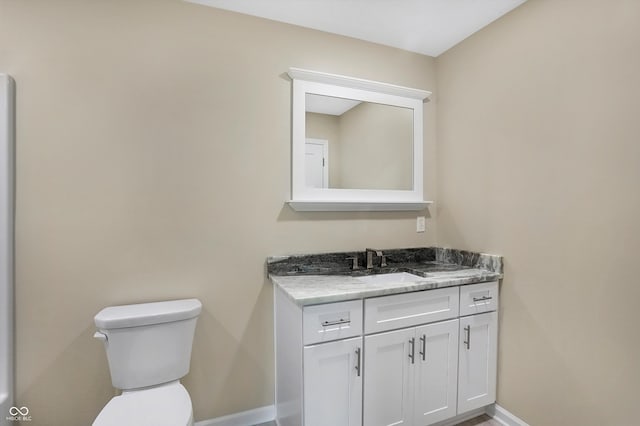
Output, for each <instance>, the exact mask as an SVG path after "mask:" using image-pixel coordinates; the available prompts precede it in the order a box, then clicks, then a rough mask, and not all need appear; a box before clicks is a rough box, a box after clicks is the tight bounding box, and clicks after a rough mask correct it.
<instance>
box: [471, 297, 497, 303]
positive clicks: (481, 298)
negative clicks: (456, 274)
mask: <svg viewBox="0 0 640 426" xmlns="http://www.w3.org/2000/svg"><path fill="white" fill-rule="evenodd" d="M491 299H493V297H491V296H482V297H474V298H473V302H474V303H476V302H484V301H485V300H491Z"/></svg>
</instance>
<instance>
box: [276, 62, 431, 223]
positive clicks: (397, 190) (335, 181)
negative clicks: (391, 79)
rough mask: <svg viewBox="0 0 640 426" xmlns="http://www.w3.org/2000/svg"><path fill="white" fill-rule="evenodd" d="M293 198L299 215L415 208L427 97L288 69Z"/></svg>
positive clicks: (419, 202) (421, 204)
mask: <svg viewBox="0 0 640 426" xmlns="http://www.w3.org/2000/svg"><path fill="white" fill-rule="evenodd" d="M289 76H290V77H291V78H292V79H293V98H292V101H293V105H292V107H293V108H292V164H291V170H292V182H291V186H292V191H291V192H292V197H291V200H290V201H289V204H290V205H291V207H292V208H294V209H295V210H299V211H338V210H343V211H349V210H421V209H424V208H425V207H426V206H427V204H428V203H429V202H428V201H425V200H424V198H423V191H422V187H423V181H422V176H423V175H422V173H423V171H422V153H423V147H422V144H423V137H422V135H423V130H422V123H423V117H422V114H423V100H424V99H425V98H427V97H428V96H429V95H430V93H429V92H426V91H424V90H418V89H411V88H406V87H401V86H395V85H391V84H386V83H379V82H374V81H369V80H362V79H357V78H352V77H345V76H339V75H335V74H326V73H319V72H315V71H308V70H301V69H297V68H291V69H290V70H289Z"/></svg>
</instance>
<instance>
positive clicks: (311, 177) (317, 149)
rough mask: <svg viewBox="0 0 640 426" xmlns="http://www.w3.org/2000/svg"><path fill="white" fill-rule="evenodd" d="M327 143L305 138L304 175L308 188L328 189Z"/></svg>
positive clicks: (321, 140)
mask: <svg viewBox="0 0 640 426" xmlns="http://www.w3.org/2000/svg"><path fill="white" fill-rule="evenodd" d="M328 146H329V141H327V140H323V139H311V138H307V140H306V142H305V152H304V154H305V157H304V160H305V165H304V167H305V169H304V170H305V174H306V185H307V187H309V188H328V187H329V164H328V160H329V155H328V152H327V151H328Z"/></svg>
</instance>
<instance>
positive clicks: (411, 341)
mask: <svg viewBox="0 0 640 426" xmlns="http://www.w3.org/2000/svg"><path fill="white" fill-rule="evenodd" d="M409 344H410V345H411V351H409V359H410V360H411V364H415V362H416V360H415V351H416V347H415V346H416V338H415V337H412V338H411V339H409Z"/></svg>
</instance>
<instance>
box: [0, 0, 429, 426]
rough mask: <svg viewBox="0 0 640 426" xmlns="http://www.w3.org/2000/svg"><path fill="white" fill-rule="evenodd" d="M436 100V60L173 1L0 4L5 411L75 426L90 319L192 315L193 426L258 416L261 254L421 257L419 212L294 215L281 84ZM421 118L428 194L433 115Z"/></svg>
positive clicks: (88, 412) (83, 399)
mask: <svg viewBox="0 0 640 426" xmlns="http://www.w3.org/2000/svg"><path fill="white" fill-rule="evenodd" d="M290 66H297V67H302V68H309V69H316V70H320V71H326V72H331V73H337V74H345V75H352V76H356V77H361V78H367V79H374V80H380V81H386V82H389V83H393V84H399V85H403V86H410V87H417V88H421V89H426V90H435V78H434V72H435V66H434V62H433V59H431V58H427V57H424V56H421V55H417V54H412V53H408V52H404V51H400V50H396V49H391V48H386V47H381V46H378V45H374V44H370V43H365V42H361V41H356V40H352V39H347V38H344V37H339V36H334V35H329V34H326V33H322V32H317V31H312V30H305V29H301V28H298V27H293V26H288V25H283V24H278V23H274V22H270V21H266V20H261V19H257V18H251V17H247V16H242V15H238V14H233V13H227V12H223V11H218V10H215V9H211V8H206V7H202V6H198V5H194V4H189V3H185V2H182V1H178V0H164V1H159V0H145V1H143V0H136V1H125V0H120V1H117V0H110V1H109V0H108V1H97V0H90V1H87V0H76V1H70V0H57V1H50V0H41V1H35V0H0V69H2V71H4V72H8V73H10V74H12V75H13V76H14V77H15V79H16V82H17V90H18V100H17V212H16V213H17V223H16V238H17V241H16V250H17V265H16V266H17V283H16V285H17V290H16V291H17V293H16V298H17V300H16V303H17V338H16V340H17V341H16V344H17V349H16V350H17V403H18V404H19V405H21V406H22V405H26V406H28V407H29V408H30V410H31V412H30V414H31V415H32V417H33V421H32V422H31V424H32V425H34V426H36V425H62V424H64V425H70V426H73V425H87V424H89V423H90V422H91V421H92V420H93V418H94V416H95V415H96V414H97V413H98V411H99V410H100V409H101V408H102V406H103V405H104V404H105V403H106V402H107V401H108V399H109V398H110V397H111V395H113V391H112V388H111V383H110V380H109V376H108V368H107V362H106V357H105V355H104V351H103V348H102V347H101V343H100V342H98V341H96V340H94V339H92V334H93V332H94V326H93V316H94V315H95V314H96V313H97V312H98V311H99V310H100V309H101V308H103V307H104V306H108V305H113V304H122V303H132V302H141V301H149V300H160V299H171V298H180V297H198V298H199V299H200V300H202V302H203V304H204V311H203V313H202V316H201V317H200V320H199V323H198V328H197V331H196V340H195V344H194V351H193V362H192V368H191V373H190V375H189V376H187V378H186V379H185V383H186V386H187V388H188V389H189V391H190V393H191V395H192V399H193V403H194V409H195V416H196V419H206V418H211V417H216V416H221V415H224V414H228V413H232V412H237V411H242V410H246V409H251V408H255V407H259V406H263V405H269V404H272V403H273V390H272V388H273V344H272V338H273V331H272V329H273V327H272V313H271V309H272V306H271V305H272V297H271V291H272V288H271V285H270V284H269V283H268V282H267V280H266V278H265V269H264V261H265V258H266V257H267V256H269V255H274V254H285V253H291V252H318V251H331V250H352V249H364V247H366V246H373V247H403V246H423V245H427V244H432V243H434V233H433V232H430V231H431V230H432V229H434V226H435V223H434V221H433V220H432V221H430V223H428V225H427V226H428V232H427V233H426V234H416V232H415V216H416V213H336V214H332V213H328V214H326V213H318V214H315V213H307V214H297V213H294V212H292V211H291V210H290V209H289V207H287V206H286V205H285V204H284V201H285V200H287V199H288V198H289V196H290V150H291V147H290V143H291V122H290V116H291V102H290V101H291V83H290V82H289V81H288V80H287V78H285V76H284V73H285V72H286V71H287V69H288V67H290ZM434 108H435V106H434V104H433V103H429V104H426V111H425V119H426V123H427V127H426V133H425V143H426V147H427V149H426V152H425V158H426V174H425V184H426V188H427V191H428V192H429V191H430V193H431V194H433V192H434V189H435V166H434V162H435V126H434V122H435V112H434Z"/></svg>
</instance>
